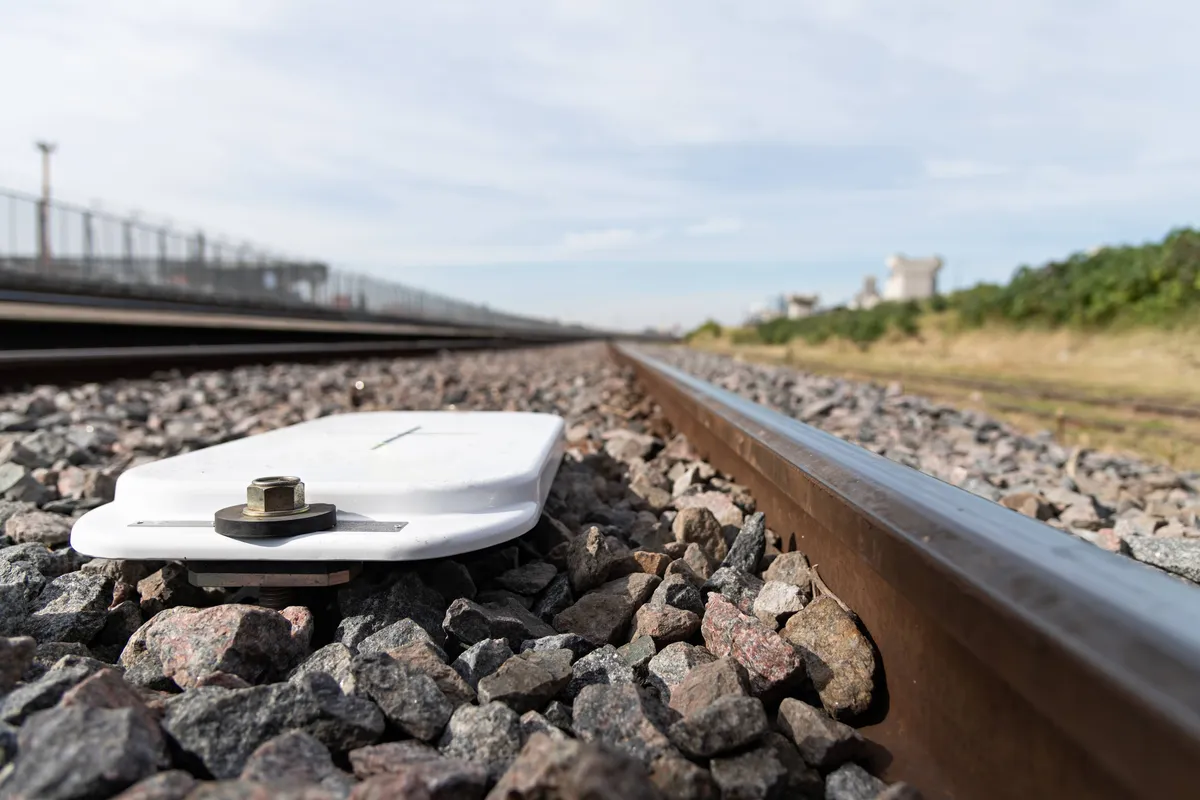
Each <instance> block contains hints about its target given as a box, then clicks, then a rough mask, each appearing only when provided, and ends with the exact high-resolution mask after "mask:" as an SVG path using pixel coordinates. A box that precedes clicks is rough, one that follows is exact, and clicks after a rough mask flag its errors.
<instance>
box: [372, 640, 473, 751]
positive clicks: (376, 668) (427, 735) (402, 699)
mask: <svg viewBox="0 0 1200 800" xmlns="http://www.w3.org/2000/svg"><path fill="white" fill-rule="evenodd" d="M350 671H351V673H352V674H353V675H354V691H355V693H356V694H358V695H361V696H364V697H369V698H370V699H371V700H373V701H374V702H375V704H376V705H378V706H379V708H380V710H381V711H383V715H384V717H386V718H387V721H388V722H390V723H391V724H392V725H395V726H396V727H397V728H399V729H400V730H402V731H404V733H405V734H406V735H408V736H411V737H413V738H415V739H421V740H422V741H426V742H428V741H432V740H433V739H436V738H437V737H438V735H439V734H441V732H442V730H443V729H444V728H445V727H446V723H447V722H448V721H449V720H450V715H451V714H452V713H453V712H454V706H453V704H451V702H450V701H449V700H448V699H446V695H445V694H443V693H442V690H441V689H439V688H438V685H437V683H436V682H435V681H434V680H433V678H431V677H429V676H428V675H426V674H425V673H424V672H421V671H420V670H418V669H416V668H414V667H411V666H409V665H408V664H405V663H402V662H398V661H396V660H395V659H393V658H392V657H391V656H389V655H387V654H386V653H371V654H368V655H358V656H355V657H354V660H353V661H352V662H351V664H350Z"/></svg>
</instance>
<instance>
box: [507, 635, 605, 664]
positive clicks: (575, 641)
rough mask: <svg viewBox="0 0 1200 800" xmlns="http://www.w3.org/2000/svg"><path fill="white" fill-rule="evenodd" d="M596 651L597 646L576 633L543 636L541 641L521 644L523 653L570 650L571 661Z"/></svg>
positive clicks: (533, 640)
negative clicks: (529, 651)
mask: <svg viewBox="0 0 1200 800" xmlns="http://www.w3.org/2000/svg"><path fill="white" fill-rule="evenodd" d="M595 649H596V646H595V645H594V644H592V643H591V642H589V641H588V640H587V639H585V638H583V637H582V636H579V635H577V634H574V633H558V634H555V635H554V636H543V637H542V638H541V639H531V640H529V641H527V642H521V652H522V653H523V652H525V651H526V650H540V651H550V650H570V651H571V659H572V660H574V659H576V658H582V657H583V656H586V655H587V654H588V653H590V652H592V651H593V650H595Z"/></svg>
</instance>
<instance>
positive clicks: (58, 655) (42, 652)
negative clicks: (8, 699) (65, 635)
mask: <svg viewBox="0 0 1200 800" xmlns="http://www.w3.org/2000/svg"><path fill="white" fill-rule="evenodd" d="M64 656H72V663H90V662H92V661H95V660H96V659H95V658H93V656H92V651H91V650H89V649H88V646H87V645H86V644H82V643H80V642H45V643H43V644H39V645H38V646H37V649H36V650H35V651H34V653H33V663H32V664H30V665H29V669H27V670H25V680H27V681H31V680H35V679H37V678H40V677H41V676H43V675H45V674H46V673H47V672H48V671H50V670H51V669H52V668H53V667H54V665H55V664H57V663H58V662H59V661H61V660H62V659H63V657H64Z"/></svg>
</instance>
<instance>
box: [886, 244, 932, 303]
mask: <svg viewBox="0 0 1200 800" xmlns="http://www.w3.org/2000/svg"><path fill="white" fill-rule="evenodd" d="M886 263H887V266H888V269H889V270H891V273H892V274H891V275H889V276H888V279H887V283H886V284H884V287H883V299H884V300H924V299H926V298H928V297H933V296H934V295H936V294H937V293H938V291H937V274H938V272H939V271H940V270H941V268H942V259H941V258H939V257H938V256H931V257H929V258H908V257H906V256H903V255H894V256H889V257H888V260H887V262H886Z"/></svg>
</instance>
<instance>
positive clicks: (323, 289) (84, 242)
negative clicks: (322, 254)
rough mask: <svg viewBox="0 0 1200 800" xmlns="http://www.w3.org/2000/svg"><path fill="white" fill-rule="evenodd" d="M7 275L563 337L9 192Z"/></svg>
mask: <svg viewBox="0 0 1200 800" xmlns="http://www.w3.org/2000/svg"><path fill="white" fill-rule="evenodd" d="M3 274H8V275H26V276H31V277H32V276H36V277H37V278H38V279H39V282H44V281H50V282H52V283H56V284H61V285H62V286H64V287H66V286H73V287H79V286H80V285H83V286H84V288H86V287H88V286H92V287H95V288H97V289H99V288H103V287H105V286H108V287H111V286H116V285H120V286H126V287H130V288H134V289H136V288H141V287H153V289H154V290H155V291H156V292H158V293H162V292H169V293H171V294H172V295H173V296H176V297H181V298H185V299H194V300H197V301H205V300H217V301H225V302H239V303H245V302H256V301H257V302H261V303H265V304H270V305H281V304H282V305H285V306H294V307H297V308H301V309H303V308H322V309H337V310H352V311H360V312H364V313H371V314H378V315H383V316H395V317H405V318H419V319H427V320H436V321H439V322H441V321H446V322H458V323H467V324H480V325H492V326H498V327H519V328H556V327H561V326H560V324H559V323H557V322H551V321H547V320H540V319H534V318H530V317H521V316H516V315H513V314H504V313H501V312H498V311H494V310H492V309H489V308H487V307H486V306H482V305H476V304H472V303H465V302H462V301H460V300H454V299H452V298H449V297H445V296H442V295H438V294H434V293H432V292H425V291H422V290H420V289H413V288H411V287H408V286H404V285H402V284H399V283H394V282H391V281H385V280H381V279H378V278H373V277H370V276H367V275H360V274H355V273H352V272H345V271H342V270H338V269H331V268H330V267H329V266H328V265H327V264H324V263H320V262H310V261H302V260H298V259H292V258H288V257H286V256H283V255H281V254H279V253H274V252H272V251H269V250H266V249H264V248H261V247H256V246H254V245H251V244H249V243H245V242H235V241H230V240H229V239H227V238H222V237H215V236H208V235H206V234H205V233H204V232H203V231H195V232H192V233H185V232H181V231H178V230H175V229H173V228H172V227H171V226H169V225H154V224H151V223H149V222H146V221H143V220H139V219H138V218H137V217H135V216H119V215H115V214H110V213H107V212H104V211H100V210H96V209H87V208H81V207H78V206H72V205H68V204H65V203H59V202H56V201H51V202H49V203H46V202H43V201H42V200H41V198H38V197H36V196H34V195H29V194H24V193H21V192H16V191H12V190H8V189H0V275H3Z"/></svg>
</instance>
